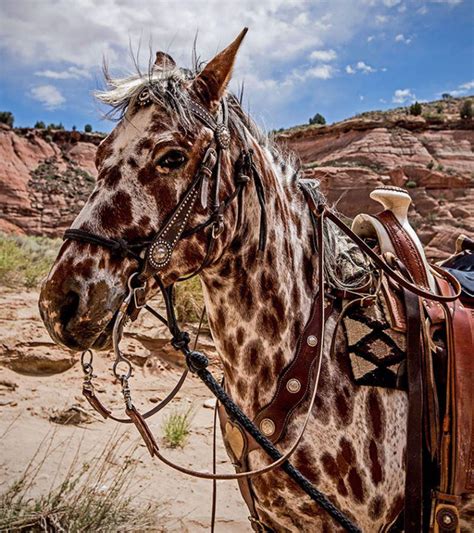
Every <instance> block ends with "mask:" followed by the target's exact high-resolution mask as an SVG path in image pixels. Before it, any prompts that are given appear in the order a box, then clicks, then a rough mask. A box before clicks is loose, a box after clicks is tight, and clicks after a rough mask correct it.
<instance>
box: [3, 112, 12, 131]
mask: <svg viewBox="0 0 474 533" xmlns="http://www.w3.org/2000/svg"><path fill="white" fill-rule="evenodd" d="M0 122H1V123H2V124H6V125H7V126H10V128H13V124H14V122H15V117H14V116H13V113H10V111H0Z"/></svg>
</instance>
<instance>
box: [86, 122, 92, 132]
mask: <svg viewBox="0 0 474 533" xmlns="http://www.w3.org/2000/svg"><path fill="white" fill-rule="evenodd" d="M84 131H85V132H86V133H92V126H91V125H90V124H86V125H85V126H84Z"/></svg>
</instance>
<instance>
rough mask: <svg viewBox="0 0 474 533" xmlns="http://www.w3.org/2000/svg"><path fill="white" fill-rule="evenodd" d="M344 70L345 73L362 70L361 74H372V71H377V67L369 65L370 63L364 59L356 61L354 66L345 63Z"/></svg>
mask: <svg viewBox="0 0 474 533" xmlns="http://www.w3.org/2000/svg"><path fill="white" fill-rule="evenodd" d="M346 72H347V74H355V73H356V72H362V73H363V74H372V73H373V72H377V69H376V68H374V67H371V66H370V65H367V63H366V62H365V61H357V63H356V64H355V65H354V66H351V65H347V66H346Z"/></svg>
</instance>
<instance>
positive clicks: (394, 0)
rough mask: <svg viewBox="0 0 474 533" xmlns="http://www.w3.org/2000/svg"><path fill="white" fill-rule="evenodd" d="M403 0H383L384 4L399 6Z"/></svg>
mask: <svg viewBox="0 0 474 533" xmlns="http://www.w3.org/2000/svg"><path fill="white" fill-rule="evenodd" d="M400 2H401V0H383V4H384V5H385V6H387V7H394V6H398V4H399V3H400Z"/></svg>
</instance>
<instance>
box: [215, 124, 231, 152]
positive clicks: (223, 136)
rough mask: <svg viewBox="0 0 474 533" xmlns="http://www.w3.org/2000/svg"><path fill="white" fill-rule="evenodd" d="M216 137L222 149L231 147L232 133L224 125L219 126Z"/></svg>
mask: <svg viewBox="0 0 474 533" xmlns="http://www.w3.org/2000/svg"><path fill="white" fill-rule="evenodd" d="M214 135H215V136H216V141H217V144H218V145H219V146H220V147H221V148H222V149H224V150H225V149H227V148H229V146H230V133H229V130H228V129H227V128H226V127H225V126H224V124H217V126H216V130H215V133H214Z"/></svg>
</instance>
